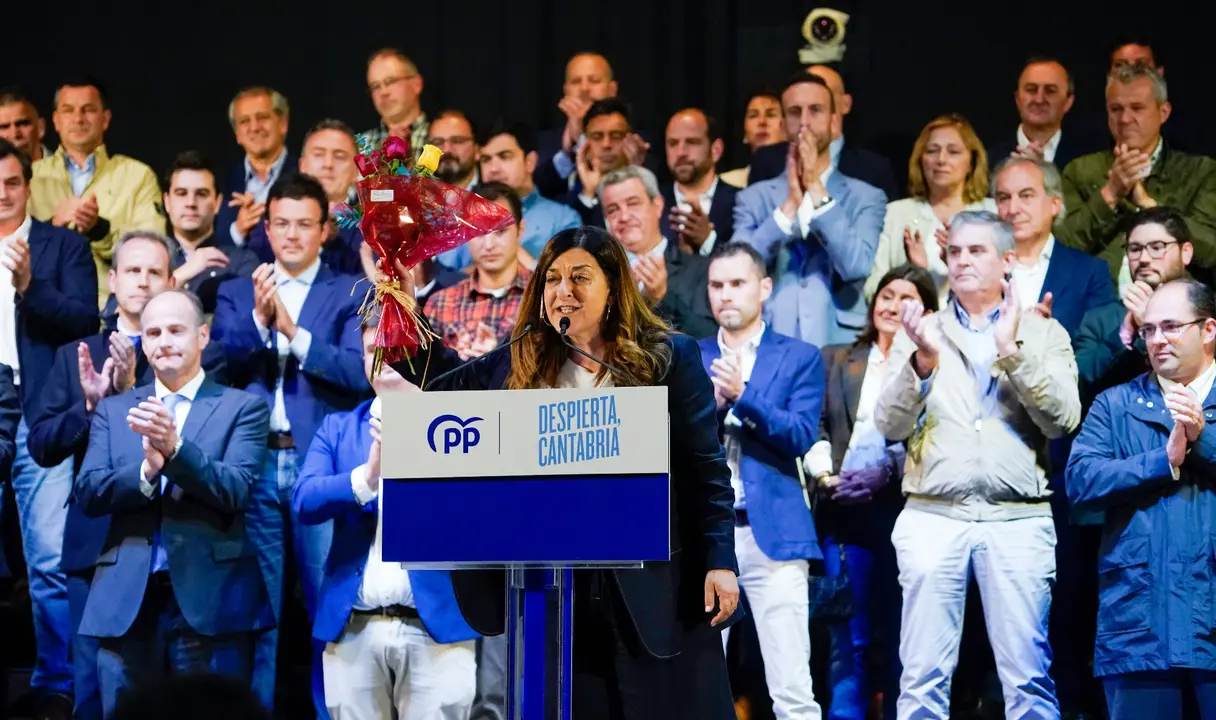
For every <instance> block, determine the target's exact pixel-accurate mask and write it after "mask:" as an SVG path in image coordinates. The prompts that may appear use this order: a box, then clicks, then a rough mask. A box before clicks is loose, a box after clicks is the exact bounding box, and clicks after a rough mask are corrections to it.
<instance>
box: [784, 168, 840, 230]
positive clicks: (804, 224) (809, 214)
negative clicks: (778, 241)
mask: <svg viewBox="0 0 1216 720" xmlns="http://www.w3.org/2000/svg"><path fill="white" fill-rule="evenodd" d="M832 170H833V167H832V166H831V165H830V164H829V165H828V167H827V169H826V170H824V171H823V174H822V175H820V176H819V183H820V184H821V185H823V189H824V190H827V187H828V178H830V177H831V176H832ZM834 207H836V198H831V199H830V200H828V202H827V204H825V205H820V206H819V207H815V201H814V200H812V199H811V194H810V193H809V192H805V193H802V203H801V204H800V205H798V212H797V213H796V214H795V217H796V218H797V219H798V227H799V228H801V229H802V237H806V236H807V235H809V234H810V231H811V221H812V220H814V219H815V218H817V217H819V216H820V215H823V214H824V213H826V212H827V211H829V210H831V209H832V208H834ZM773 220H775V221H776V222H777V228H778V229H779V230H781V232H783V233H785V234H786V235H793V234H794V223H793V222H792V221H791V220H790V219H789V218H787V217H786V216H785V213H783V212H781V207H780V206H777V208H776V209H774V210H773Z"/></svg>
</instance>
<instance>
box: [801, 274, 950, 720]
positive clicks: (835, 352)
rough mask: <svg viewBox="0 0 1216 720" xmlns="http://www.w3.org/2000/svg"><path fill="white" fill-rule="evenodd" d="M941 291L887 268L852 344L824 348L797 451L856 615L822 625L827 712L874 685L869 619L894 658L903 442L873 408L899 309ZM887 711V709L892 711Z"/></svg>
mask: <svg viewBox="0 0 1216 720" xmlns="http://www.w3.org/2000/svg"><path fill="white" fill-rule="evenodd" d="M937 299H938V290H937V285H936V284H935V283H934V281H933V276H932V275H930V273H929V271H928V270H925V269H923V268H920V267H916V266H914V265H910V264H904V265H900V266H899V267H896V268H895V269H893V270H890V271H889V272H887V273H886V274H885V275H883V277H882V279H881V280H880V281H879V283H878V286H877V288H876V289H875V292H874V299H873V300H872V301H871V302H870V313H869V320H868V321H867V323H866V327H865V330H863V331H862V332H861V335H859V336H858V338H857V341H856V342H854V343H853V344H852V345H835V346H829V347H825V348H823V360H824V363H825V364H826V366H827V386H826V387H827V389H826V392H825V395H824V401H823V414H822V419H821V422H820V433H819V437H820V440H819V442H817V443H815V445H814V447H812V448H811V450H810V452H808V453H807V455H806V458H805V459H804V467H805V469H806V471H807V474H808V475H809V476H810V477H812V478H814V480H815V485H816V486H817V487H818V491H819V493H820V494H821V496H822V497H823V501H822V502H820V503H819V506H818V508H817V509H816V517H815V524H816V526H817V528H818V529H819V534H820V537H821V538H822V539H823V540H822V544H823V557H824V564H825V566H826V570H827V572H828V574H829V575H839V574H841V572H842V569H843V572H844V574H845V575H847V576H848V580H849V585H850V587H851V588H852V592H853V606H854V613H853V617H852V618H850V619H849V620H847V621H843V622H838V623H834V624H833V625H831V626H830V627H829V635H830V638H831V645H832V650H831V659H830V662H829V669H828V682H829V683H830V684H831V686H832V691H831V694H832V705H831V709H830V711H829V713H828V717H831V718H833V719H834V720H862V719H863V718H865V717H866V712H867V709H868V708H869V705H870V697H871V695H873V693H874V689H875V688H874V685H875V683H873V682H871V680H870V678H869V677H867V675H868V673H867V655H868V648H869V645H870V639H871V637H873V636H874V635H875V633H874V632H873V630H874V629H875V626H879V627H880V628H881V633H882V637H884V638H886V639H887V641H888V642H889V643H890V650H891V651H890V652H886V653H882V656H883V657H885V658H887V660H888V662H891V663H896V661H897V659H898V657H899V655H898V651H897V650H898V643H899V603H898V602H897V599H898V598H899V597H900V587H899V583H898V581H897V579H898V570H897V568H896V563H895V550H894V548H893V547H892V545H891V531H892V529H893V528H894V526H895V518H896V517H898V516H899V511H900V509H901V508H902V507H903V493H901V492H900V488H899V483H898V482H896V481H897V480H898V479H899V476H900V474H901V471H902V469H903V457H904V448H903V444H902V443H889V442H888V441H887V440H886V439H885V438H884V437H883V436H882V433H880V432H878V429H877V428H876V427H875V425H874V406H875V404H876V403H877V402H878V396H879V394H880V391H881V389H882V386H883V384H884V381H885V380H886V377H887V373H888V372H889V367H888V364H887V359H888V357H889V355H890V352H891V345H892V343H893V341H894V340H895V334H896V333H897V332H898V331H899V329H900V327H901V323H900V308H901V306H902V305H903V303H904V301H906V300H911V301H912V302H917V303H920V304H922V305H924V307H925V310H926V312H933V311H936V310H937ZM889 670H893V671H892V672H888V673H887V677H888V680H889V682H886V683H882V684H881V685H882V689H884V690H886V691H887V692H886V693H884V694H885V695H886V696H887V697H888V699H889V700H890V702H891V703H892V706H893V703H894V701H895V698H896V697H897V696H898V694H899V690H898V688H899V685H898V680H899V673H898V668H889ZM892 716H893V715H892Z"/></svg>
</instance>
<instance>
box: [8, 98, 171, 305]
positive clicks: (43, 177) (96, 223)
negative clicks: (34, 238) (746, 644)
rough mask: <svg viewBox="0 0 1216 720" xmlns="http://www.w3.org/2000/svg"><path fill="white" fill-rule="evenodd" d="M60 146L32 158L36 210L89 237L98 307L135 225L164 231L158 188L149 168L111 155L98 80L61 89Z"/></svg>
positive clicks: (56, 116) (32, 207) (58, 109)
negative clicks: (117, 248) (120, 243)
mask: <svg viewBox="0 0 1216 720" xmlns="http://www.w3.org/2000/svg"><path fill="white" fill-rule="evenodd" d="M52 120H53V121H54V123H55V132H56V133H57V134H58V135H59V149H58V150H56V151H55V153H54V154H53V155H51V156H49V157H44V158H42V159H41V160H39V161H38V162H36V163H34V179H33V181H31V183H30V190H31V198H30V214H31V215H33V216H34V217H36V218H37V219H39V220H42V221H43V222H49V223H51V224H52V225H55V226H57V227H67V228H71V229H73V230H75V231H76V232H79V233H80V234H81V235H84V236H85V237H87V238H88V239H89V243H90V245H91V246H92V249H93V259H94V261H96V263H97V290H98V307H101V306H103V305H105V301H106V298H107V297H109V295H110V288H109V283H108V278H107V273H108V271H109V269H110V258H111V257H113V254H114V243H115V241H116V240H117V239H118V237H119V236H121V235H122V234H123V233H125V232H127V231H129V230H151V231H154V232H158V233H163V232H164V231H165V220H164V217H163V216H162V215H161V214H160V212H159V211H158V210H157V207H156V202H157V200H159V199H160V187H159V186H158V185H157V182H156V174H155V173H153V172H152V169H151V168H149V167H148V166H147V165H144V164H143V163H141V162H139V161H138V160H134V159H132V158H129V157H126V156H123V155H110V154H109V153H107V152H106V146H105V132H106V129H107V128H109V126H110V109H109V107H108V106H107V105H106V94H105V89H104V88H103V87H102V86H101V84H100V83H98V82H97V81H96V80H93V79H91V78H85V79H81V80H72V81H69V82H67V83H65V84H63V85H61V86H60V88H59V90H58V91H56V93H55V112H54V114H53V115H52Z"/></svg>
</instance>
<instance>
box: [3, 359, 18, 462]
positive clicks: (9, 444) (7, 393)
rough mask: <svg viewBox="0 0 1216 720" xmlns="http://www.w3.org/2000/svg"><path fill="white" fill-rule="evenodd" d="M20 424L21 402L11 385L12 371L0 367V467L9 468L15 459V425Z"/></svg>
mask: <svg viewBox="0 0 1216 720" xmlns="http://www.w3.org/2000/svg"><path fill="white" fill-rule="evenodd" d="M19 422H21V401H20V399H18V397H17V386H16V385H14V384H13V369H12V368H11V367H9V366H8V365H0V467H9V466H11V465H12V464H13V458H15V457H17V424H18V423H19Z"/></svg>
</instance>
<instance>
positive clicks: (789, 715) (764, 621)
mask: <svg viewBox="0 0 1216 720" xmlns="http://www.w3.org/2000/svg"><path fill="white" fill-rule="evenodd" d="M735 556H736V557H737V558H738V560H739V587H741V588H742V589H743V592H745V593H747V602H748V604H749V605H750V606H751V612H752V619H753V620H754V621H755V623H756V635H757V636H758V637H759V640H760V655H761V656H762V657H763V659H764V678H765V681H766V682H767V683H768V694H769V697H771V698H772V699H773V715H775V716H776V717H777V720H819V719H820V718H821V717H823V713H822V711H821V710H820V708H819V703H817V702H815V691H814V690H813V689H812V687H811V630H810V622H809V619H808V618H809V616H810V600H809V598H808V597H807V593H808V592H809V588H808V580H807V562H806V560H773V559H771V558H769V557H768V556H767V555H765V554H764V552H763V551H761V550H760V547H759V546H758V545H756V536H755V535H754V534H753V533H752V529H751V528H750V527H746V526H745V527H736V528H735ZM729 639H730V628H727V629H726V630H725V631H723V633H722V647H723V648H725V647H726V642H727V640H729Z"/></svg>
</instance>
